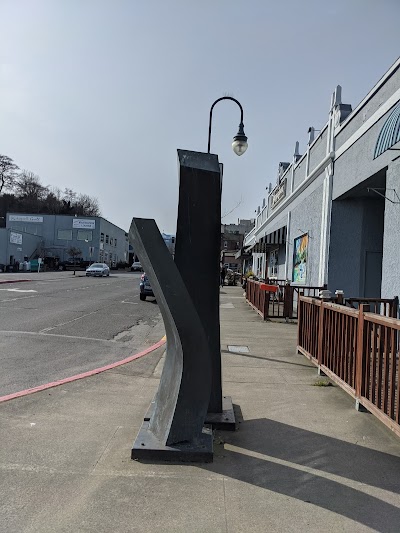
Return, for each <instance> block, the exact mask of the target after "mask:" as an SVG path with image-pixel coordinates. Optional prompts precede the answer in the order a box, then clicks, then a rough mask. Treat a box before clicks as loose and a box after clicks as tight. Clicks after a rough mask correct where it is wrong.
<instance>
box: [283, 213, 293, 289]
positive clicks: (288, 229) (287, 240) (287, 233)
mask: <svg viewBox="0 0 400 533" xmlns="http://www.w3.org/2000/svg"><path fill="white" fill-rule="evenodd" d="M291 218H292V213H291V211H289V212H288V214H287V221H286V257H285V279H289V280H290V281H291V280H292V276H289V254H290V221H291Z"/></svg>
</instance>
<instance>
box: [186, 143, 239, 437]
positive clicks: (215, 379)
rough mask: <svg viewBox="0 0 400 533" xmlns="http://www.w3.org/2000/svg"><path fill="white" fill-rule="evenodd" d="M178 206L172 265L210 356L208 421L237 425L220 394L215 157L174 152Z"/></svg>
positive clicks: (230, 426)
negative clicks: (181, 281) (189, 302)
mask: <svg viewBox="0 0 400 533" xmlns="http://www.w3.org/2000/svg"><path fill="white" fill-rule="evenodd" d="M178 163H179V205H178V223H177V232H176V242H175V263H176V265H177V267H178V269H179V272H180V274H181V276H182V279H183V281H184V283H185V285H186V288H187V290H188V292H189V294H190V296H191V299H192V301H193V303H194V306H195V307H196V309H197V312H198V314H199V316H200V320H201V322H202V324H203V326H204V329H205V332H206V335H207V341H208V344H209V348H210V352H211V360H212V387H211V395H210V402H209V407H208V415H207V417H206V422H207V423H211V424H212V425H213V427H216V428H220V429H228V430H234V429H235V417H234V412H233V406H232V400H231V399H230V397H226V396H223V395H222V373H221V344H220V324H219V280H220V250H221V189H222V182H221V180H222V177H221V172H220V165H219V162H218V156H217V155H215V154H208V153H207V154H206V153H202V152H192V151H189V150H178Z"/></svg>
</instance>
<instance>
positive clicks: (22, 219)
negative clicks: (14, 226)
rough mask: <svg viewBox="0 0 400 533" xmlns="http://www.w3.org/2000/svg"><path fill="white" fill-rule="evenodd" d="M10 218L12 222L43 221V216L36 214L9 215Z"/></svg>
mask: <svg viewBox="0 0 400 533" xmlns="http://www.w3.org/2000/svg"><path fill="white" fill-rule="evenodd" d="M8 220H9V221H10V222H36V223H40V222H43V217H38V216H34V215H9V217H8Z"/></svg>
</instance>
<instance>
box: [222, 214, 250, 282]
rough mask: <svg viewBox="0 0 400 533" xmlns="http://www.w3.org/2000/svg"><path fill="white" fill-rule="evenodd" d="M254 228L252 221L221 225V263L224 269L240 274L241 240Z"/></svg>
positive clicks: (241, 264)
mask: <svg viewBox="0 0 400 533" xmlns="http://www.w3.org/2000/svg"><path fill="white" fill-rule="evenodd" d="M253 226H254V220H247V219H239V220H238V223H237V224H221V263H222V264H223V265H224V266H225V268H230V269H231V270H234V271H235V272H241V271H242V268H243V257H242V254H241V253H240V252H241V250H242V248H243V240H244V236H245V234H246V233H248V232H249V231H250V230H251V228H252V227H253Z"/></svg>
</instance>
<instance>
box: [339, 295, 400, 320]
mask: <svg viewBox="0 0 400 533" xmlns="http://www.w3.org/2000/svg"><path fill="white" fill-rule="evenodd" d="M345 303H346V305H348V306H349V307H352V308H353V309H359V308H360V305H361V304H368V305H369V306H370V311H371V313H376V314H377V315H383V316H387V317H392V318H398V309H399V298H398V296H396V297H395V298H392V299H389V298H346V299H345Z"/></svg>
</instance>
